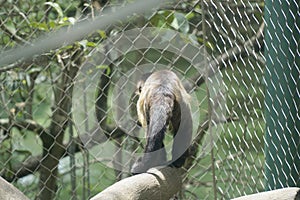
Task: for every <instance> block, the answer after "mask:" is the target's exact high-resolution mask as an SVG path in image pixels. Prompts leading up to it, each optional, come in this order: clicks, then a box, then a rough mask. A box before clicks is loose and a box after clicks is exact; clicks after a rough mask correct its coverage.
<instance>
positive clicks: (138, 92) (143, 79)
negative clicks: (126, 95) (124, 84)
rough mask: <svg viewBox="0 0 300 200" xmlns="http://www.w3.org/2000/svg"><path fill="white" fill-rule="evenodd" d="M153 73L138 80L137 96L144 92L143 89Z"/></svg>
mask: <svg viewBox="0 0 300 200" xmlns="http://www.w3.org/2000/svg"><path fill="white" fill-rule="evenodd" d="M151 74H152V72H148V73H146V74H143V75H142V77H141V78H140V79H139V80H138V82H137V84H136V90H135V94H137V95H140V94H141V92H142V88H143V87H144V85H145V82H146V80H147V79H148V78H149V76H151Z"/></svg>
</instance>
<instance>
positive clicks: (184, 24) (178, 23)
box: [171, 12, 190, 33]
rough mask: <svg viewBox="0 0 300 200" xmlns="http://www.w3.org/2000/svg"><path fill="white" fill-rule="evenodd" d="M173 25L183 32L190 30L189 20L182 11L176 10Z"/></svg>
mask: <svg viewBox="0 0 300 200" xmlns="http://www.w3.org/2000/svg"><path fill="white" fill-rule="evenodd" d="M171 26H172V27H173V28H174V29H175V30H179V31H180V32H182V33H188V32H189V30H190V25H189V22H188V20H187V19H186V17H185V15H184V14H182V13H178V12H175V13H174V20H173V22H172V24H171Z"/></svg>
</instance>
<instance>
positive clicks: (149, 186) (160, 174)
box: [91, 167, 184, 200]
mask: <svg viewBox="0 0 300 200" xmlns="http://www.w3.org/2000/svg"><path fill="white" fill-rule="evenodd" d="M183 173H184V171H183V170H182V169H180V168H170V167H165V168H162V169H157V168H152V169H149V170H148V171H147V172H146V173H142V174H139V175H135V176H131V177H129V178H125V179H123V180H121V181H119V182H117V183H115V184H113V185H111V186H110V187H108V188H106V189H105V190H104V191H102V192H100V193H99V194H97V195H96V196H94V197H93V198H92V199H91V200H104V199H105V200H113V199H118V200H153V199H170V198H171V197H172V196H174V194H176V193H177V192H178V191H179V190H180V189H181V185H182V177H181V176H182V174H183Z"/></svg>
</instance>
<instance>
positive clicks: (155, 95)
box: [131, 70, 192, 173]
mask: <svg viewBox="0 0 300 200" xmlns="http://www.w3.org/2000/svg"><path fill="white" fill-rule="evenodd" d="M147 76H148V77H142V80H141V81H139V83H138V86H137V87H138V91H139V99H138V102H137V114H138V119H139V123H140V124H141V125H142V127H144V128H145V129H146V137H147V139H146V146H145V151H144V156H143V157H141V158H139V159H138V161H137V162H136V163H135V164H134V165H133V166H132V169H131V172H132V173H142V172H145V171H147V170H148V169H149V168H151V167H155V166H161V165H167V164H169V165H170V166H174V167H181V166H182V165H183V164H184V162H185V160H186V158H187V156H188V154H189V153H188V148H189V145H190V142H191V137H192V116H191V111H190V105H189V100H190V95H189V94H188V93H187V92H186V90H185V89H184V87H183V85H182V83H181V81H180V79H179V78H178V77H177V75H176V74H175V73H174V72H172V71H169V70H161V71H157V72H154V73H152V74H148V75H147ZM169 125H170V127H171V128H172V130H171V131H172V133H173V147H172V161H170V162H167V161H166V150H165V148H164V143H163V140H164V137H165V133H166V130H167V127H168V126H169Z"/></svg>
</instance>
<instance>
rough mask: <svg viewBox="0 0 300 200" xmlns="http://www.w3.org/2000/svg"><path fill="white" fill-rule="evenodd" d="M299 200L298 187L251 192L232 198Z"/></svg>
mask: <svg viewBox="0 0 300 200" xmlns="http://www.w3.org/2000/svg"><path fill="white" fill-rule="evenodd" d="M266 199H272V200H300V188H297V187H291V188H283V189H278V190H272V191H268V192H261V193H257V194H251V195H247V196H243V197H238V198H235V199H232V200H266Z"/></svg>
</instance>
